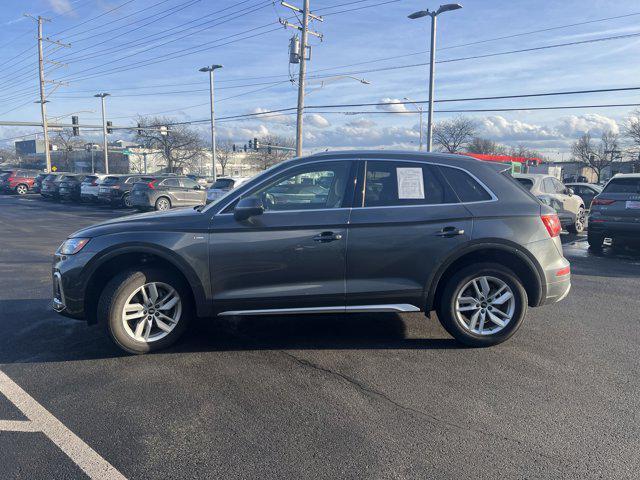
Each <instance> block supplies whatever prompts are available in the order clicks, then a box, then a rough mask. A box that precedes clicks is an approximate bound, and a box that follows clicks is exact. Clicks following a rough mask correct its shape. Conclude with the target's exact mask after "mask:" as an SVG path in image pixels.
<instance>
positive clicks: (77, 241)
mask: <svg viewBox="0 0 640 480" xmlns="http://www.w3.org/2000/svg"><path fill="white" fill-rule="evenodd" d="M87 243H89V239H88V238H68V239H67V240H65V241H64V242H62V245H60V248H58V253H61V254H62V255H75V254H76V253H78V252H79V251H80V250H82V249H83V248H84V246H85V245H86V244H87Z"/></svg>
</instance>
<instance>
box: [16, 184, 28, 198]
mask: <svg viewBox="0 0 640 480" xmlns="http://www.w3.org/2000/svg"><path fill="white" fill-rule="evenodd" d="M28 191H29V187H27V186H26V185H24V184H22V183H21V184H20V185H18V186H17V187H16V193H17V194H18V195H26V194H27V192H28Z"/></svg>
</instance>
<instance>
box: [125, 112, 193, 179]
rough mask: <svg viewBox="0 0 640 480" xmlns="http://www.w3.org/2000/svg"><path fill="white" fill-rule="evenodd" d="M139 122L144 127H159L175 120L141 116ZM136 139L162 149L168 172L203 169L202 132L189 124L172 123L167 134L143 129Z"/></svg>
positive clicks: (150, 146)
mask: <svg viewBox="0 0 640 480" xmlns="http://www.w3.org/2000/svg"><path fill="white" fill-rule="evenodd" d="M138 122H139V123H140V126H142V127H159V126H161V125H167V124H170V123H172V122H173V121H172V120H171V119H169V118H166V117H139V118H138ZM136 141H137V142H139V143H140V144H141V145H142V146H143V147H145V148H149V149H156V150H160V151H161V152H162V156H163V157H164V159H165V161H166V165H165V169H166V171H167V172H179V171H182V170H185V169H198V170H200V169H201V162H202V159H203V157H204V153H203V149H204V146H205V144H204V141H203V139H202V136H201V135H200V132H199V131H198V130H195V129H194V128H192V127H190V126H188V125H171V126H170V127H169V128H168V129H167V135H163V134H162V132H160V131H159V130H142V131H141V132H140V134H139V135H137V136H136Z"/></svg>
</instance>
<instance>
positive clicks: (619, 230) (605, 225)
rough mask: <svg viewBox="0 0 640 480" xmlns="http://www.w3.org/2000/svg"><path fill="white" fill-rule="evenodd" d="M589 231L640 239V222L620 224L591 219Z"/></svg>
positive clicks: (591, 217) (598, 218) (600, 218)
mask: <svg viewBox="0 0 640 480" xmlns="http://www.w3.org/2000/svg"><path fill="white" fill-rule="evenodd" d="M589 231H590V232H591V233H596V234H602V235H605V236H607V235H618V236H623V237H632V238H637V239H640V221H638V222H619V221H610V220H607V219H603V218H602V217H593V216H590V217H589Z"/></svg>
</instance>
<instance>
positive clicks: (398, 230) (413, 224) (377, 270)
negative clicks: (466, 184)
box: [346, 161, 473, 308]
mask: <svg viewBox="0 0 640 480" xmlns="http://www.w3.org/2000/svg"><path fill="white" fill-rule="evenodd" d="M366 163H367V164H369V169H370V170H371V172H370V173H369V175H367V181H366V182H365V181H364V180H363V178H360V182H359V186H360V188H358V190H357V191H358V192H361V191H363V190H364V192H365V199H364V201H363V205H373V206H365V207H358V208H354V209H353V210H352V212H351V218H350V221H349V237H348V244H347V245H348V253H347V273H346V277H347V287H346V290H347V305H351V306H353V305H376V304H378V305H379V304H389V303H409V304H412V305H415V306H416V307H419V308H423V307H424V298H425V297H424V292H425V287H426V286H427V285H426V283H427V281H428V279H429V278H430V277H431V275H432V274H433V272H434V271H435V269H436V268H438V266H439V265H440V264H441V263H442V262H443V261H444V260H445V259H446V258H447V257H448V255H449V254H450V253H451V251H452V250H454V249H455V248H457V247H458V246H460V245H462V244H464V243H465V242H467V241H469V239H470V238H471V233H472V232H471V231H472V226H473V224H472V220H471V214H470V213H469V211H468V210H467V209H466V208H465V207H464V205H462V204H461V203H458V200H457V197H456V196H455V194H454V193H453V191H452V190H451V189H450V186H449V185H448V183H447V182H446V181H444V179H443V178H442V174H441V173H440V172H439V171H437V169H435V168H433V167H430V166H429V165H428V164H425V163H424V162H420V163H417V164H411V163H409V162H391V161H389V162H384V163H386V164H393V168H389V166H388V165H387V166H380V167H373V166H372V164H379V163H381V162H370V161H368V162H366ZM376 168H377V171H375V169H376ZM407 168H409V169H413V168H424V169H425V170H424V171H423V181H422V182H421V181H420V179H419V175H418V176H416V175H415V174H413V173H412V172H411V171H409V172H408V173H405V172H407V170H406V169H407ZM398 169H399V170H398ZM394 171H396V172H398V174H397V175H395V176H394V175H393V172H394ZM386 173H392V175H391V178H389V177H386V175H385V174H386ZM361 177H362V175H361ZM398 177H400V178H398ZM372 179H374V180H375V181H374V182H372ZM363 184H364V185H363ZM403 188H404V189H406V192H405V193H404V196H405V199H404V200H403V199H402V198H400V197H402V196H403V193H401V189H403ZM367 196H370V197H371V201H367V200H366V197H367ZM416 197H422V199H419V198H416ZM403 202H404V203H405V205H393V204H394V203H403ZM420 202H422V203H423V204H420ZM384 204H387V205H384ZM389 204H390V205H389Z"/></svg>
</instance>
